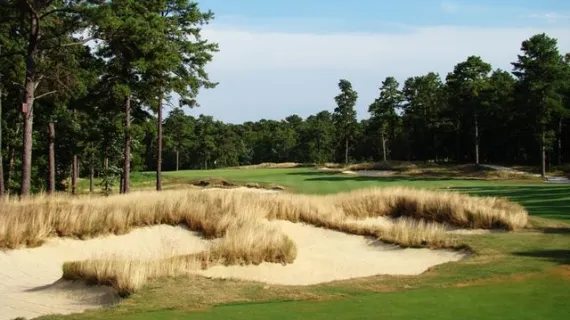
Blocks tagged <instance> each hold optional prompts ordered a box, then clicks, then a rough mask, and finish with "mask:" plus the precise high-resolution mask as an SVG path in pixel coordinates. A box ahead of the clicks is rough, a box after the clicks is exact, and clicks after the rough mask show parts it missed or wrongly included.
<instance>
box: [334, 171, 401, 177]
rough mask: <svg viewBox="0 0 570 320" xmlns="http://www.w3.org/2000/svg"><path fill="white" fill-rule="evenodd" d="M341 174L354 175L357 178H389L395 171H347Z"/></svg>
mask: <svg viewBox="0 0 570 320" xmlns="http://www.w3.org/2000/svg"><path fill="white" fill-rule="evenodd" d="M342 173H343V174H349V175H355V176H359V177H389V176H391V175H394V174H395V173H396V171H389V170H359V171H352V170H347V171H343V172H342Z"/></svg>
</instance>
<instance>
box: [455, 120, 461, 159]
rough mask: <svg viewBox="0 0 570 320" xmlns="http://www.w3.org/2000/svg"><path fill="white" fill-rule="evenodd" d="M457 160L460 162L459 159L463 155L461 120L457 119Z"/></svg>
mask: <svg viewBox="0 0 570 320" xmlns="http://www.w3.org/2000/svg"><path fill="white" fill-rule="evenodd" d="M455 130H456V132H455V133H456V135H455V161H456V162H460V161H459V159H460V157H461V151H460V150H461V122H459V120H456V123H455Z"/></svg>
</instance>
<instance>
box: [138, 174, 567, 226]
mask: <svg viewBox="0 0 570 320" xmlns="http://www.w3.org/2000/svg"><path fill="white" fill-rule="evenodd" d="M165 177H166V178H167V179H168V178H170V179H174V180H176V181H191V180H195V179H199V178H206V177H223V178H226V179H230V180H234V181H240V182H245V181H248V182H249V181H252V182H266V183H276V184H279V185H282V186H286V187H289V188H291V189H293V190H294V191H296V192H302V193H314V194H327V193H336V192H342V191H348V190H353V189H358V188H366V187H395V186H405V187H413V188H436V189H454V190H458V191H461V192H465V193H469V194H472V195H482V196H500V197H507V198H509V199H511V200H514V201H517V202H519V203H521V204H523V205H524V206H525V207H526V208H527V209H528V210H529V211H530V213H531V214H532V215H535V216H540V217H542V218H549V219H561V220H566V221H568V222H570V185H560V184H547V183H542V182H534V181H525V180H522V181H486V180H464V179H459V178H458V179H437V178H409V177H382V178H377V177H355V176H347V175H342V174H333V173H326V172H322V171H319V170H316V169H311V168H299V169H253V170H251V169H250V170H246V169H229V170H210V171H199V170H196V171H179V172H167V173H165ZM134 179H135V181H136V180H138V181H148V182H150V183H152V182H153V179H154V173H140V174H136V175H135V178H134Z"/></svg>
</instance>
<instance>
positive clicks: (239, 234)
mask: <svg viewBox="0 0 570 320" xmlns="http://www.w3.org/2000/svg"><path fill="white" fill-rule="evenodd" d="M381 216H385V217H390V218H398V219H396V220H395V221H394V223H390V224H387V225H365V224H360V223H357V222H355V220H358V219H364V218H372V217H381ZM273 219H281V220H288V221H292V222H305V223H308V224H312V225H315V226H318V227H324V228H329V229H335V230H339V231H343V232H347V233H352V234H358V235H368V236H374V237H376V238H378V239H380V240H382V241H384V242H389V243H394V244H399V245H402V246H424V247H432V248H442V247H454V246H456V243H455V242H454V239H453V238H451V237H450V235H449V234H448V233H447V232H446V227H445V226H444V225H443V224H449V225H453V226H456V227H467V228H503V229H507V230H514V229H518V228H521V227H523V226H524V225H525V224H526V222H527V212H526V211H525V210H524V208H522V207H521V206H519V205H517V204H515V203H512V202H510V201H507V200H504V199H498V198H475V197H470V196H467V195H463V194H459V193H453V192H439V191H428V190H416V189H406V188H386V189H367V190H358V191H353V192H347V193H340V194H335V195H326V196H314V195H299V194H286V193H281V194H267V193H264V194H262V193H254V192H243V191H240V190H209V191H208V192H204V191H200V190H178V191H165V192H161V193H156V192H138V193H132V194H129V195H126V196H110V197H105V198H102V197H96V198H89V197H80V198H71V197H65V196H58V197H45V196H38V197H33V198H29V199H26V200H24V201H18V200H16V199H8V200H5V201H4V202H2V203H1V206H0V247H1V248H16V247H19V246H23V245H30V246H33V245H39V244H41V243H42V241H44V240H45V239H46V238H48V237H52V236H66V237H77V238H82V239H84V238H89V237H95V236H99V235H104V234H123V233H126V232H128V231H129V230H131V229H132V228H136V227H141V226H150V225H158V224H170V225H178V224H184V225H186V226H188V228H189V229H191V230H194V231H200V232H201V233H202V234H203V235H204V237H206V238H210V239H215V240H214V241H213V243H214V245H213V246H212V248H210V249H209V250H206V251H204V252H202V253H199V254H194V255H188V256H177V257H169V258H166V259H160V260H154V261H144V260H137V259H134V260H125V259H120V258H103V259H94V260H88V261H79V262H70V263H66V264H65V266H64V277H65V278H67V279H86V280H87V281H88V282H91V283H96V284H106V285H111V286H113V287H114V288H116V289H117V290H118V292H120V293H121V294H123V295H126V294H129V293H132V292H133V291H135V290H137V289H138V288H139V287H140V286H141V285H143V284H144V283H145V282H146V281H147V280H148V279H152V278H157V277H163V276H172V275H179V274H181V273H184V272H187V271H188V270H189V269H192V268H197V267H200V268H205V267H208V266H211V265H217V264H225V265H229V264H259V263H261V262H264V261H267V262H275V263H284V264H286V263H291V262H293V261H294V259H295V257H296V247H295V244H294V242H293V241H292V240H291V239H290V238H288V237H287V236H286V235H284V234H283V233H282V232H281V231H280V230H278V229H275V228H274V227H272V226H271V225H270V224H269V223H268V222H267V221H268V220H273Z"/></svg>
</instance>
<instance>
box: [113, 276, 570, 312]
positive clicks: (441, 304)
mask: <svg viewBox="0 0 570 320" xmlns="http://www.w3.org/2000/svg"><path fill="white" fill-rule="evenodd" d="M569 288H570V281H568V279H566V280H562V278H560V277H556V276H545V277H539V278H534V279H529V280H523V281H520V282H516V283H501V284H493V285H487V286H473V287H465V288H445V289H420V290H413V291H408V292H396V293H375V294H363V295H359V296H353V297H349V298H344V299H342V298H341V299H338V300H331V301H301V302H272V303H261V304H233V305H231V304H230V305H224V306H219V307H215V308H213V309H212V310H211V311H208V312H199V313H196V312H181V311H159V312H149V313H141V314H134V315H128V316H120V317H111V318H109V319H125V320H135V319H141V320H151V319H153V320H154V319H156V320H162V319H164V320H167V319H172V320H174V319H180V320H183V319H184V320H207V319H211V320H218V319H219V320H222V319H224V320H225V319H235V320H241V319H243V320H255V319H259V320H261V319H273V320H278V319H283V320H289V319H298V320H304V319H314V320H321V319H322V320H328V319H354V320H356V319H383V320H390V319H440V320H455V319H518V320H522V319H529V320H535V319H567V317H568V314H570V304H569V303H568V298H569V297H570V295H569V293H568V289H569Z"/></svg>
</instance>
